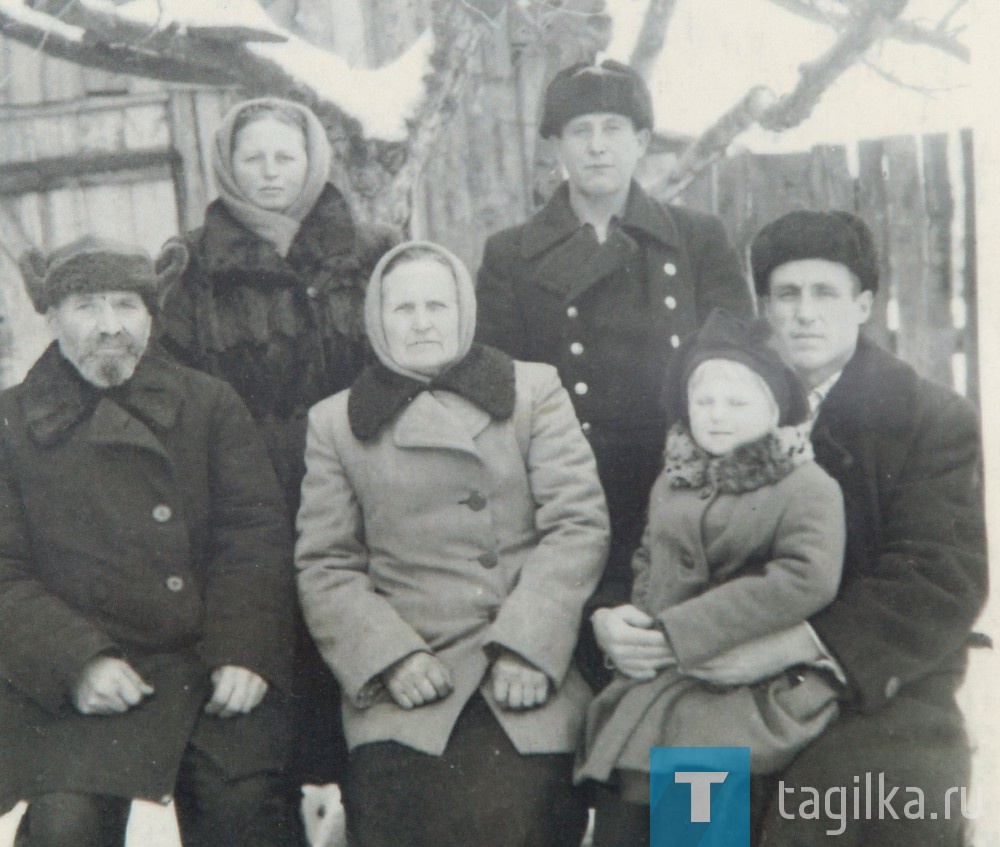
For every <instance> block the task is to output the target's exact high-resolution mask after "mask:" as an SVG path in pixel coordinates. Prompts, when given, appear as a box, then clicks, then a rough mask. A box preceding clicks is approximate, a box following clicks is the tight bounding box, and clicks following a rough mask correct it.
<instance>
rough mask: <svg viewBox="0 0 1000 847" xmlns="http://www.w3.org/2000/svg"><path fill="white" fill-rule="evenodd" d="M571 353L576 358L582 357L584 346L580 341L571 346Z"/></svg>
mask: <svg viewBox="0 0 1000 847" xmlns="http://www.w3.org/2000/svg"><path fill="white" fill-rule="evenodd" d="M569 352H570V353H572V354H573V355H574V356H580V355H582V354H583V345H582V344H581V343H580V342H579V341H574V342H573V343H572V344H570V345H569Z"/></svg>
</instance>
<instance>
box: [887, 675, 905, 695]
mask: <svg viewBox="0 0 1000 847" xmlns="http://www.w3.org/2000/svg"><path fill="white" fill-rule="evenodd" d="M901 685H902V683H901V682H900V681H899V677H898V676H890V677H889V681H888V682H887V683H886V684H885V699H886V700H891V699H892V698H893V697H895V696H896V695H897V694H898V693H899V689H900V686H901Z"/></svg>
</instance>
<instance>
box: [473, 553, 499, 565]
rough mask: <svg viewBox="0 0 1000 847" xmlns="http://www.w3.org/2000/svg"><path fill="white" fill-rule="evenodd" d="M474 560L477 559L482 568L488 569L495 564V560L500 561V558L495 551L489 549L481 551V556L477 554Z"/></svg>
mask: <svg viewBox="0 0 1000 847" xmlns="http://www.w3.org/2000/svg"><path fill="white" fill-rule="evenodd" d="M476 561H478V562H479V564H481V565H482V566H483V567H484V568H486V569H487V570H489V569H490V568H495V567H496V566H497V562H499V561H500V558H499V556H497V554H496V553H494V552H493V551H492V550H490V551H489V552H487V553H483V554H482V555H481V556H478V557H477V559H476Z"/></svg>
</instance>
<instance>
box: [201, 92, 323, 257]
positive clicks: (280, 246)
mask: <svg viewBox="0 0 1000 847" xmlns="http://www.w3.org/2000/svg"><path fill="white" fill-rule="evenodd" d="M261 106H263V107H268V106H271V107H274V108H278V109H290V110H292V111H295V112H297V113H298V114H300V115H302V117H303V119H304V120H305V127H306V132H305V141H306V157H307V163H308V165H307V169H306V179H305V182H304V183H303V185H302V191H301V193H300V194H299V196H298V197H297V198H296V199H295V200H294V201H292V204H291V205H290V206H289V207H288V208H287V209H284V210H283V211H280V212H275V211H271V210H268V209H262V208H261V207H260V206H258V205H257V204H256V203H254V202H252V201H251V200H250V199H249V198H248V197H247V196H246V194H244V193H243V191H242V189H240V187H239V185H238V184H237V182H236V178H235V176H233V161H232V149H233V126H234V125H235V123H236V121H237V120H238V119H239V116H240V115H241V114H242V113H243V112H244V111H245V110H246V109H248V108H255V107H261ZM267 117H269V116H268V115H267V113H266V112H265V113H263V114H262V115H261V116H260V118H261V120H265V119H266V118H267ZM255 120H256V118H255ZM251 123H252V121H251ZM245 126H246V125H245ZM331 155H332V154H331V151H330V141H329V139H328V138H327V136H326V131H325V130H324V129H323V125H322V124H321V123H320V122H319V118H317V117H316V116H315V115H314V114H313V113H312V112H311V111H310V110H309V109H307V108H306V107H305V106H302V105H300V104H299V103H293V102H292V101H291V100H282V99H280V98H278V97H262V98H259V99H257V100H247V101H245V102H243V103H238V104H237V105H236V106H234V107H233V108H232V109H230V110H229V111H228V112H227V113H226V116H225V117H224V118H223V119H222V125H221V126H220V127H219V128H218V130H216V133H215V145H214V146H213V148H212V171H213V173H214V174H215V180H216V183H217V184H218V187H219V199H220V200H221V201H222V202H223V204H224V205H225V207H226V209H227V210H228V211H229V213H230V214H231V215H232V216H233V217H234V218H236V220H238V221H239V222H240V223H241V224H243V226H245V227H246V228H247V229H249V230H251V231H252V232H254V233H256V234H257V235H259V236H260V237H261V238H263V239H264V240H265V241H268V242H270V243H271V244H273V245H274V249H275V250H277V251H278V253H279V254H281V255H282V256H285V255H287V254H288V250H289V248H290V247H291V246H292V241H293V239H294V238H295V235H296V233H297V232H298V231H299V225H300V224H301V223H302V219H303V218H304V217H305V216H306V215H308V214H309V212H310V211H312V207H313V206H315V205H316V201H317V200H318V199H319V195H320V194H321V193H322V191H323V188H324V186H325V185H326V181H327V179H328V177H329V174H330V159H331Z"/></svg>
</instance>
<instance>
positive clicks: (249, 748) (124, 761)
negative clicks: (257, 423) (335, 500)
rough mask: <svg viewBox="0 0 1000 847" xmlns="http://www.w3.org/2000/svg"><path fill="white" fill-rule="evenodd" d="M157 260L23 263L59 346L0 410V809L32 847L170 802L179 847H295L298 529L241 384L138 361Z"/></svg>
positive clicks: (108, 837)
mask: <svg viewBox="0 0 1000 847" xmlns="http://www.w3.org/2000/svg"><path fill="white" fill-rule="evenodd" d="M162 260H163V263H162V268H161V271H160V272H159V273H158V274H157V273H156V272H155V270H154V266H153V263H152V261H151V260H150V259H149V257H148V256H147V255H146V254H145V253H142V252H141V251H138V250H136V249H134V248H130V247H127V246H125V245H117V244H113V243H110V242H104V241H98V240H96V239H84V240H82V241H80V242H77V243H75V244H73V245H70V246H69V247H67V248H64V249H63V250H60V251H56V252H55V253H54V254H52V256H50V257H49V259H48V260H47V261H46V260H45V259H44V258H43V257H42V256H40V255H38V254H34V255H29V256H26V257H25V259H24V261H23V262H22V269H23V270H24V272H25V280H26V282H27V284H28V289H29V294H30V295H31V298H32V301H33V302H34V304H35V306H36V308H37V309H38V310H39V311H40V312H43V313H44V314H45V315H46V318H47V320H48V323H49V326H50V328H51V329H52V331H53V335H54V336H55V339H56V340H55V343H53V344H52V345H51V346H50V347H49V348H48V349H47V350H46V351H45V353H44V354H43V355H42V356H41V358H40V359H39V360H38V361H37V362H36V363H35V365H34V366H33V368H32V369H31V371H30V372H29V374H28V376H27V377H26V378H25V380H24V382H22V383H21V384H20V385H18V386H16V387H14V388H12V389H10V390H9V391H7V392H5V393H4V394H3V395H2V397H0V420H2V421H3V428H2V430H0V737H2V738H3V744H2V745H0V811H6V810H7V809H9V808H10V806H11V805H13V803H15V802H16V801H17V800H19V799H27V800H28V801H29V809H28V813H27V815H26V818H25V823H24V824H23V825H22V835H26V837H27V839H28V843H29V844H30V845H32V847H39V846H40V845H41V846H42V847H52V845H74V847H80V845H100V847H104V845H115V844H117V845H121V844H123V843H124V833H125V825H126V822H127V819H128V810H129V805H130V801H131V799H132V798H133V797H142V798H147V799H155V800H162V801H166V800H169V799H170V797H171V795H172V796H173V798H174V800H175V801H176V809H177V813H178V821H179V824H180V830H181V834H182V837H183V839H184V844H185V845H186V847H193V845H205V847H208V845H212V847H220V846H221V845H231V847H247V845H260V847H264V845H267V847H275V845H280V844H282V843H290V842H288V841H286V840H285V836H284V834H283V833H284V832H286V831H287V830H288V826H287V823H288V822H287V821H286V820H285V819H284V816H285V815H286V814H287V806H286V805H285V804H283V803H281V802H280V801H278V800H276V799H275V798H276V774H277V772H279V771H280V769H281V767H282V765H283V763H284V758H285V746H286V743H287V734H288V729H287V727H286V697H287V695H286V693H285V692H286V690H287V687H288V684H289V673H290V662H291V647H292V609H293V604H294V583H293V574H292V567H291V548H290V544H289V530H288V524H287V515H286V514H285V509H284V504H283V500H282V495H281V491H280V489H279V487H278V484H277V481H276V479H275V477H274V472H273V470H272V469H271V465H270V463H269V462H268V460H267V455H266V452H265V450H264V448H263V445H262V443H261V442H260V440H259V439H258V437H257V436H256V434H255V431H254V427H253V424H252V422H251V419H250V415H249V413H248V412H247V410H246V407H245V406H244V405H243V403H242V402H241V401H240V400H239V398H238V397H237V395H236V393H235V392H234V391H233V389H232V388H230V387H229V386H228V385H227V384H226V383H224V382H222V381H221V380H217V379H215V378H213V377H209V376H207V375H205V374H202V373H200V372H197V371H193V370H190V369H188V368H186V367H183V366H181V365H178V364H176V363H173V362H172V361H170V360H168V359H166V358H161V357H160V356H158V355H157V354H156V353H155V352H152V351H147V349H146V348H147V344H148V341H149V335H150V330H151V324H152V315H153V314H154V313H155V311H156V309H157V307H158V304H159V296H160V293H161V291H162V289H163V287H164V285H166V284H167V283H169V282H170V281H172V280H173V279H175V278H176V276H177V274H178V273H179V272H180V270H181V269H182V268H183V265H184V262H185V261H186V251H185V250H184V248H183V247H181V246H175V247H173V248H171V249H170V250H168V251H167V252H166V253H165V254H164V256H163V257H162Z"/></svg>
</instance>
